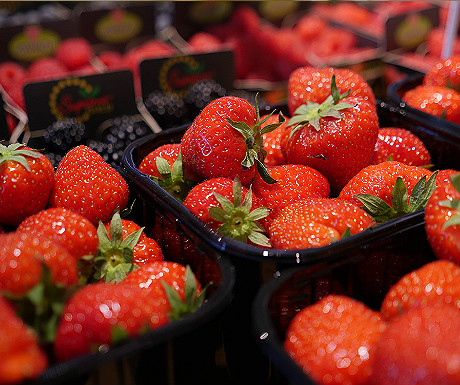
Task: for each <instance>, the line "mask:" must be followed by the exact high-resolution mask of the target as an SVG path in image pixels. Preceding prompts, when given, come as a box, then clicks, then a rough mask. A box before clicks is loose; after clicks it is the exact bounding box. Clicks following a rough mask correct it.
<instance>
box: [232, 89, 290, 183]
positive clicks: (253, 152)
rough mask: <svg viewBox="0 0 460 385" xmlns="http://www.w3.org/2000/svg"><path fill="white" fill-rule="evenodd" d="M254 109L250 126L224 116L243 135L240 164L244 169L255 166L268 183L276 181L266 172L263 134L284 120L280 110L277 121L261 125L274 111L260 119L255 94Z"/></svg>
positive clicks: (265, 151)
mask: <svg viewBox="0 0 460 385" xmlns="http://www.w3.org/2000/svg"><path fill="white" fill-rule="evenodd" d="M255 110H256V122H255V123H254V125H253V126H252V127H249V125H248V124H247V123H246V122H236V121H234V120H232V119H230V118H226V120H227V122H228V124H230V126H232V127H233V128H234V129H235V130H237V131H238V132H239V133H240V134H241V135H243V137H244V139H245V141H246V156H245V157H244V159H243V161H242V162H241V165H242V166H243V168H244V169H248V168H250V167H252V166H254V165H255V166H256V169H257V172H258V173H259V174H260V176H261V177H262V179H263V180H264V181H265V182H266V183H269V184H273V183H276V182H277V181H276V180H275V179H273V178H272V177H271V176H270V174H269V173H268V171H267V169H266V167H265V164H264V159H265V157H266V156H267V150H265V149H264V142H263V136H264V135H265V134H266V133H268V132H271V131H273V130H275V129H276V128H277V127H279V126H281V125H282V124H283V123H284V122H285V120H286V119H285V118H284V115H283V114H282V113H281V112H280V113H279V114H278V122H277V123H271V124H267V125H266V126H264V127H262V128H261V126H262V125H263V124H264V123H265V122H266V121H267V120H268V119H269V118H270V117H271V116H272V115H273V114H274V112H275V111H272V112H271V113H270V114H269V115H268V116H266V117H265V118H264V119H263V120H260V113H259V105H258V102H257V95H256V98H255Z"/></svg>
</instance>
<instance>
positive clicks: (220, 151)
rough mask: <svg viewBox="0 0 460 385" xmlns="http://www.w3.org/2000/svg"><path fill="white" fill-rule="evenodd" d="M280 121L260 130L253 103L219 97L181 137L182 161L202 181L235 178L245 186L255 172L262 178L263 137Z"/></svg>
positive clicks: (257, 114)
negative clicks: (216, 178) (237, 177)
mask: <svg viewBox="0 0 460 385" xmlns="http://www.w3.org/2000/svg"><path fill="white" fill-rule="evenodd" d="M283 121H284V120H282V119H281V117H280V120H279V123H277V124H269V125H266V126H264V127H263V128H262V129H261V125H263V124H264V123H265V122H264V121H262V122H261V121H260V117H259V110H258V107H257V103H256V107H254V106H252V105H251V104H250V103H249V102H248V101H247V100H245V99H242V98H239V97H235V96H224V97H220V98H218V99H215V100H214V101H212V102H211V103H209V104H208V105H207V106H206V107H205V108H204V109H203V110H202V111H201V113H200V114H199V115H198V116H197V117H196V118H195V120H194V121H193V123H192V125H191V126H190V127H189V128H188V129H187V131H186V132H185V133H184V136H183V137H182V140H181V152H182V160H183V162H184V164H185V165H186V166H187V167H190V168H192V169H193V170H195V172H196V173H197V174H199V175H200V176H201V177H202V178H203V179H209V178H215V177H226V178H230V179H234V178H235V176H236V175H238V176H239V178H240V180H241V183H242V184H243V185H247V184H248V183H249V182H250V181H251V179H252V178H253V177H254V174H255V171H256V168H257V171H258V172H259V173H261V175H262V176H264V177H266V172H265V167H264V165H263V160H264V158H265V150H264V149H263V135H264V134H265V133H266V132H268V131H270V130H274V129H275V128H276V127H277V126H278V125H280V124H281V123H283ZM270 179H271V178H269V177H268V179H267V181H269V180H270ZM271 182H274V181H271Z"/></svg>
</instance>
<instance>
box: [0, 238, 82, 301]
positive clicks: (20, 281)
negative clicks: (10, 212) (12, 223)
mask: <svg viewBox="0 0 460 385" xmlns="http://www.w3.org/2000/svg"><path fill="white" fill-rule="evenodd" d="M42 263H44V264H45V265H46V266H47V268H48V269H49V270H50V272H51V279H52V281H53V283H58V284H62V285H64V286H72V285H75V284H77V283H78V271H77V264H76V261H75V258H74V257H73V256H72V255H71V254H70V253H69V252H68V251H67V250H66V249H65V248H64V247H62V246H60V245H59V244H57V243H54V242H53V241H51V240H48V239H46V238H43V237H40V236H38V235H34V234H28V233H22V232H10V233H4V234H0V289H1V290H2V291H5V292H8V293H11V294H13V295H16V296H22V295H25V294H26V293H27V292H28V291H29V290H31V289H32V288H33V287H35V286H36V285H38V284H39V283H40V282H41V280H42V278H43V277H42Z"/></svg>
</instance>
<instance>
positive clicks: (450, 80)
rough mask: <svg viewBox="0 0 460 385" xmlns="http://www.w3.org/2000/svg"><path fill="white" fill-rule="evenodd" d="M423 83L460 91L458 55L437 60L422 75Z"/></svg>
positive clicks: (459, 57)
mask: <svg viewBox="0 0 460 385" xmlns="http://www.w3.org/2000/svg"><path fill="white" fill-rule="evenodd" d="M423 84H426V85H437V86H443V87H449V88H452V89H453V90H455V91H457V92H458V91H460V56H452V57H449V58H447V59H442V60H439V61H438V62H437V63H436V64H435V65H434V66H433V67H432V68H431V70H430V71H428V72H427V73H426V74H425V76H424V77H423Z"/></svg>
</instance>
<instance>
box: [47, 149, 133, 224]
mask: <svg viewBox="0 0 460 385" xmlns="http://www.w3.org/2000/svg"><path fill="white" fill-rule="evenodd" d="M128 195H129V190H128V185H127V183H126V181H125V180H124V179H123V177H122V176H121V175H120V174H119V173H118V172H117V171H116V170H115V169H114V168H112V167H111V166H110V165H109V164H108V163H106V162H104V160H103V159H102V157H101V156H100V155H99V154H98V153H97V152H95V151H93V150H91V149H90V148H89V147H87V146H83V145H80V146H77V147H74V148H73V149H71V150H70V151H69V152H68V153H67V154H66V155H65V156H64V158H62V160H61V162H60V163H59V166H58V168H57V170H56V174H55V186H54V189H53V192H52V194H51V198H50V207H64V208H66V209H69V210H73V211H75V212H77V213H79V214H81V215H83V216H84V217H86V218H87V219H88V220H89V221H91V222H92V223H93V224H95V225H97V224H98V221H99V220H100V221H102V222H105V221H107V220H108V219H109V218H110V217H111V216H112V214H113V212H114V211H115V210H117V209H118V210H122V209H124V208H125V206H126V204H127V202H128Z"/></svg>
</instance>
